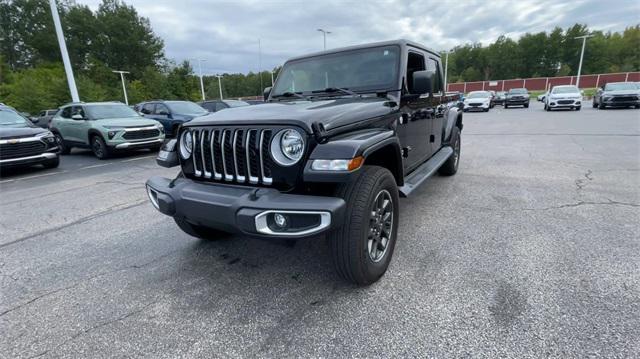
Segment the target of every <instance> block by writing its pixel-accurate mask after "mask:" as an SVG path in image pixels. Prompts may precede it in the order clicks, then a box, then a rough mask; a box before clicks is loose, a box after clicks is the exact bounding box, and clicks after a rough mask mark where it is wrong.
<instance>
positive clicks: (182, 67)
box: [0, 0, 277, 114]
mask: <svg viewBox="0 0 640 359" xmlns="http://www.w3.org/2000/svg"><path fill="white" fill-rule="evenodd" d="M58 12H59V14H60V20H61V23H62V26H63V31H64V34H65V40H66V42H67V49H68V52H69V58H70V60H71V65H72V68H73V71H74V75H75V78H76V84H77V86H78V92H79V93H80V98H81V100H82V101H85V102H88V101H107V100H108V101H111V100H119V101H123V102H124V98H123V93H122V87H121V82H120V77H119V75H118V74H115V73H113V72H112V70H124V71H129V72H130V73H129V74H127V75H126V86H127V95H128V97H129V103H130V104H134V103H137V102H140V101H143V100H148V99H168V100H171V99H187V100H193V101H197V100H200V99H201V93H200V82H199V79H198V77H196V76H195V74H194V71H193V68H192V66H191V64H190V63H189V62H186V61H185V62H182V63H175V62H173V61H171V60H170V59H167V58H166V57H165V54H164V43H163V41H162V39H161V38H159V37H158V36H157V35H155V34H154V32H153V30H152V28H151V25H150V23H149V20H148V19H147V18H145V17H143V16H140V15H139V14H138V13H137V11H136V10H135V8H134V7H133V6H130V5H127V4H126V3H124V2H122V1H118V0H103V1H102V3H101V4H100V5H99V7H98V9H97V10H96V11H92V10H91V9H90V8H89V7H88V6H86V5H81V4H77V3H76V2H75V1H73V0H62V1H60V0H58ZM274 70H276V71H277V69H274ZM222 76H223V77H222V90H223V96H224V97H225V98H235V97H241V96H258V95H261V94H262V88H261V86H260V76H262V82H263V84H264V86H268V85H270V84H271V74H270V72H269V71H264V72H263V73H262V74H260V73H253V72H250V73H248V74H222ZM204 85H205V89H206V97H207V98H209V99H212V98H213V99H215V98H218V97H219V90H218V78H217V77H215V76H205V77H204ZM69 101H71V96H70V94H69V89H68V86H67V81H66V77H65V73H64V68H63V66H62V59H61V55H60V50H59V47H58V42H57V39H56V34H55V29H54V25H53V20H52V17H51V12H50V7H49V2H48V0H0V102H5V103H8V104H11V105H12V106H14V107H16V108H18V109H19V110H21V111H25V112H29V113H32V114H34V113H37V112H38V111H40V110H43V109H48V108H57V107H58V106H60V105H61V104H64V103H67V102H69Z"/></svg>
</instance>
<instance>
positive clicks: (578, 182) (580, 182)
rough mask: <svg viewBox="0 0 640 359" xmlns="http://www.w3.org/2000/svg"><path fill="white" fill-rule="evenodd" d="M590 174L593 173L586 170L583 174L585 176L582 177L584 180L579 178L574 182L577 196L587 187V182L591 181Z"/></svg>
mask: <svg viewBox="0 0 640 359" xmlns="http://www.w3.org/2000/svg"><path fill="white" fill-rule="evenodd" d="M592 174H593V171H591V170H587V172H585V174H584V175H583V176H584V179H583V178H582V177H581V178H578V179H577V180H576V181H575V184H576V191H577V192H578V194H580V191H581V190H582V189H583V188H585V187H586V186H587V183H588V182H587V181H593V177H591V175H592Z"/></svg>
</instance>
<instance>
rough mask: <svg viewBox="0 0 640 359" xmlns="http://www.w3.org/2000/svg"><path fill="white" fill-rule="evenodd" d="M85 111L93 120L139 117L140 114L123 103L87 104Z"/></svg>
mask: <svg viewBox="0 0 640 359" xmlns="http://www.w3.org/2000/svg"><path fill="white" fill-rule="evenodd" d="M84 109H85V111H86V112H87V114H88V115H89V118H90V119H92V120H102V119H105V118H124V117H138V116H139V115H138V114H137V113H136V112H135V111H134V110H132V109H131V108H129V107H128V106H125V105H123V104H118V103H114V104H109V105H93V106H92V105H86V106H84Z"/></svg>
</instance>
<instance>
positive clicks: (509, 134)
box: [465, 133, 640, 137]
mask: <svg viewBox="0 0 640 359" xmlns="http://www.w3.org/2000/svg"><path fill="white" fill-rule="evenodd" d="M465 136H594V137H639V136H640V134H635V133H610V134H606V133H602V134H601V133H466V134H465Z"/></svg>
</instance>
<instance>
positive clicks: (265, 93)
mask: <svg viewBox="0 0 640 359" xmlns="http://www.w3.org/2000/svg"><path fill="white" fill-rule="evenodd" d="M270 94H271V86H269V87H265V88H264V91H262V100H263V101H267V99H268V98H269V95H270Z"/></svg>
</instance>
